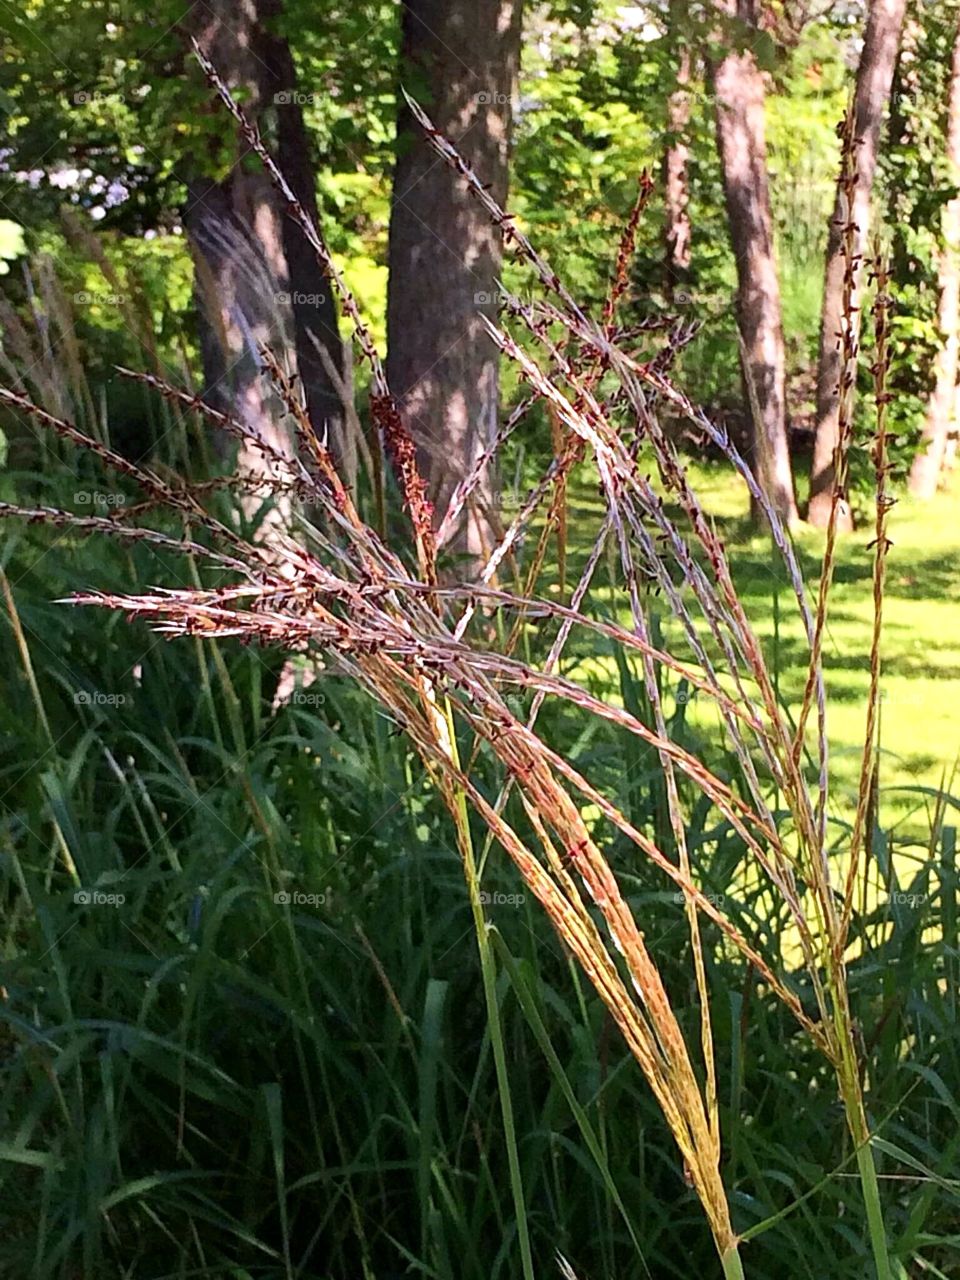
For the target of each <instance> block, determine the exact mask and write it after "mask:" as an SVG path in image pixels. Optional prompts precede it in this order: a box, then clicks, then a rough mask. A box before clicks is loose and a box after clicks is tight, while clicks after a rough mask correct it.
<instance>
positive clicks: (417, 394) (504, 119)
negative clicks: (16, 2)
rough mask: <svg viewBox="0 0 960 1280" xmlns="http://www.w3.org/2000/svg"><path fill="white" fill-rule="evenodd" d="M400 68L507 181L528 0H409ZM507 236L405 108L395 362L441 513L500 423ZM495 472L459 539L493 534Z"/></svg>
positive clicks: (497, 183)
mask: <svg viewBox="0 0 960 1280" xmlns="http://www.w3.org/2000/svg"><path fill="white" fill-rule="evenodd" d="M402 21H403V33H402V49H401V70H400V81H401V83H402V84H403V85H404V87H405V88H406V89H407V90H408V92H409V93H410V94H411V96H413V97H415V98H417V99H418V100H419V101H420V103H421V105H422V106H423V107H424V109H425V110H426V111H427V113H428V115H429V116H430V117H431V118H432V120H433V122H434V124H435V126H436V127H437V128H438V129H439V130H440V131H441V132H442V133H444V134H445V135H447V136H448V137H449V138H451V139H452V141H453V142H454V143H456V145H457V146H458V148H459V149H460V151H461V154H462V155H463V157H464V159H465V160H467V161H468V163H469V164H470V165H471V166H472V167H473V168H474V169H475V171H476V172H477V174H478V175H479V176H480V179H481V181H482V182H484V183H489V184H490V186H491V190H492V192H493V194H494V196H495V197H496V198H497V199H498V200H500V201H503V200H504V199H505V197H506V191H507V177H508V161H509V154H510V136H511V122H512V114H513V104H514V102H515V95H516V85H517V74H518V67H519V58H520V28H521V0H405V3H404V4H403V18H402ZM501 258H502V245H501V237H500V234H499V232H498V231H497V230H496V229H495V228H494V227H492V226H491V224H490V220H489V218H488V216H487V214H486V213H485V212H484V210H483V208H482V207H481V205H480V204H479V203H478V202H477V201H476V200H475V199H474V198H473V197H471V196H470V195H469V193H468V191H467V189H466V184H465V183H464V182H463V180H462V179H460V178H459V177H458V176H457V175H456V174H455V173H454V172H452V170H451V169H450V168H449V167H448V166H447V165H445V164H444V163H442V162H441V161H439V160H438V159H437V157H436V155H435V154H434V153H433V152H432V151H431V150H430V148H429V146H428V145H427V142H426V140H425V139H424V137H423V135H422V132H421V131H420V130H419V128H417V127H416V126H415V125H414V123H413V121H412V119H411V116H410V113H409V111H408V110H407V108H406V105H405V104H403V105H402V106H401V109H400V115H399V120H398V138H397V163H396V170H395V174H394V187H393V203H392V209H391V217H390V248H389V266H390V275H389V292H388V306H387V372H388V376H389V379H390V385H391V388H392V390H393V392H394V395H395V396H396V397H397V400H398V402H399V405H400V409H401V412H402V413H403V415H404V417H405V418H406V420H407V422H408V423H409V425H410V428H411V431H412V432H413V434H414V437H415V439H416V441H417V446H418V450H419V453H420V459H421V465H422V466H423V468H424V471H425V474H426V475H427V477H428V482H429V488H430V494H431V497H432V500H433V502H434V504H435V507H436V510H437V514H438V517H440V516H442V514H443V512H444V511H445V510H446V507H447V503H448V501H449V498H450V495H451V492H452V490H453V487H454V486H455V485H456V483H457V481H458V480H459V479H460V478H461V477H462V476H463V475H464V473H465V472H467V471H469V470H470V469H471V467H472V465H473V464H474V462H475V461H476V459H477V458H478V457H479V455H480V454H481V453H482V452H483V450H484V448H485V447H486V445H487V444H488V443H489V442H490V441H491V439H492V438H493V436H494V434H495V432H496V428H497V416H498V401H499V377H498V359H497V349H496V346H495V345H494V343H493V341H492V339H491V338H490V337H489V336H488V334H487V332H486V330H485V329H484V326H483V323H482V321H481V318H480V313H481V312H482V313H483V314H485V315H486V316H487V317H488V318H490V319H493V318H495V316H496V292H497V283H496V282H497V279H498V276H499V273H500V264H501ZM495 500H496V486H495V482H494V477H493V476H492V475H488V476H487V477H486V478H485V481H484V483H483V484H482V486H481V487H480V491H479V493H478V495H477V501H476V502H475V503H474V504H473V507H472V510H471V511H470V512H469V515H468V518H467V519H466V521H465V522H464V524H463V526H462V527H461V529H460V530H459V531H458V533H457V535H456V537H455V540H454V542H453V547H452V549H454V550H456V551H457V552H461V553H464V554H466V555H468V556H469V557H471V559H476V558H477V557H478V556H480V555H481V554H482V552H483V550H484V548H485V547H488V546H489V545H490V542H491V537H492V527H491V524H492V519H493V509H494V506H495Z"/></svg>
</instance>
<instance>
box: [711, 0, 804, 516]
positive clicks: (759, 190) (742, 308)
mask: <svg viewBox="0 0 960 1280" xmlns="http://www.w3.org/2000/svg"><path fill="white" fill-rule="evenodd" d="M718 8H719V10H720V11H721V12H722V13H723V14H724V15H725V16H726V17H727V18H728V19H733V20H735V21H733V22H729V23H727V24H725V28H724V33H723V37H722V39H723V41H724V44H725V45H726V47H728V48H729V46H730V44H731V43H732V39H733V38H734V37H735V36H741V37H742V36H744V35H747V34H749V31H750V29H751V28H754V29H755V27H756V22H755V15H754V12H753V4H752V0H718ZM738 27H739V28H740V29H739V30H738ZM739 43H740V41H738V44H739ZM711 80H712V85H713V92H714V97H715V99H716V114H717V144H718V148H719V152H720V164H721V168H722V170H723V189H724V194H725V196H726V204H727V216H728V220H729V224H730V239H731V243H732V246H733V253H734V257H735V259H736V263H737V280H738V289H737V323H738V327H739V331H740V340H741V367H742V370H743V380H744V384H745V393H746V400H747V404H748V406H749V409H750V418H751V423H752V440H753V464H754V468H755V472H756V474H757V478H758V480H759V482H760V484H761V486H762V488H763V490H764V493H765V494H766V495H767V498H768V500H769V502H770V503H771V505H772V507H773V508H774V510H775V511H776V512H777V514H778V515H779V516H780V518H781V519H782V520H783V521H784V522H785V523H787V524H788V525H789V524H794V523H796V520H797V504H796V498H795V496H794V489H793V473H792V470H791V466H790V450H789V445H788V441H787V425H786V354H785V349H784V341H783V316H782V308H781V301H780V279H779V274H778V271H777V262H776V256H775V253H774V245H773V216H772V213H771V209H770V184H769V178H768V174H767V148H766V122H765V109H764V85H763V76H762V74H761V72H760V69H759V67H758V66H757V63H756V61H755V59H754V57H753V54H752V53H751V52H750V51H749V48H743V49H740V48H736V47H734V48H731V49H730V52H728V53H727V54H726V55H725V56H724V57H723V58H722V59H721V60H720V61H717V62H715V63H714V65H713V67H712V75H711Z"/></svg>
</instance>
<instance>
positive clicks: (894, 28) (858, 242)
mask: <svg viewBox="0 0 960 1280" xmlns="http://www.w3.org/2000/svg"><path fill="white" fill-rule="evenodd" d="M905 11H906V0H870V8H869V11H868V14H867V25H866V30H865V32H864V38H863V51H862V53H861V55H860V65H859V67H858V69H857V81H856V88H855V90H854V98H853V131H854V138H855V139H856V155H855V163H856V176H857V182H856V187H855V190H854V196H853V200H852V202H851V203H852V208H848V207H847V203H848V202H847V197H846V194H845V191H844V185H843V183H842V182H838V184H837V195H836V201H835V205H834V213H833V218H832V220H831V223H830V233H829V236H828V239H827V256H826V271H825V274H824V286H823V306H822V310H821V315H820V357H819V361H818V366H817V424H816V438H815V441H814V451H813V466H812V469H811V473H810V505H809V509H808V512H807V518H808V519H809V521H810V523H811V524H813V525H816V526H817V527H818V528H826V526H827V524H828V522H829V520H830V511H831V508H832V505H833V490H834V483H835V479H836V469H835V454H836V450H837V445H838V442H839V438H840V397H839V386H840V375H841V372H842V370H841V354H840V348H839V334H840V332H841V325H842V323H843V321H844V316H843V314H842V312H843V293H844V277H845V274H846V269H847V264H846V258H845V256H844V251H843V227H844V226H845V225H846V224H847V223H848V222H849V221H852V222H853V223H854V224H855V226H856V232H855V235H854V265H853V272H854V294H853V303H854V306H855V307H858V305H859V286H860V282H861V278H862V274H863V256H864V253H865V250H866V247H867V240H868V236H869V234H870V195H871V191H872V188H873V177H874V173H875V172H876V168H877V152H878V146H879V142H880V131H881V127H882V124H883V114H884V109H885V108H886V106H887V103H888V102H889V100H890V89H891V87H892V85H893V73H894V68H895V66H896V61H897V50H898V48H899V45H900V34H901V31H902V30H903V19H904V13H905ZM849 319H850V322H851V324H852V326H853V337H854V342H855V343H856V341H857V339H858V337H859V328H860V313H859V309H857V310H855V311H853V313H852V314H851V316H850V317H849ZM837 528H838V530H840V531H849V530H850V529H851V528H852V518H851V516H850V512H849V504H845V506H844V508H843V513H842V514H840V515H838V520H837Z"/></svg>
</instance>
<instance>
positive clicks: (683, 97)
mask: <svg viewBox="0 0 960 1280" xmlns="http://www.w3.org/2000/svg"><path fill="white" fill-rule="evenodd" d="M682 14H683V4H682V0H670V11H669V17H668V22H669V35H670V39H671V42H672V44H673V47H674V49H675V51H676V58H677V73H676V74H677V83H676V88H675V89H674V91H673V92H672V93H671V94H670V97H669V99H668V100H667V149H666V154H665V155H664V159H663V191H664V203H665V206H666V210H665V212H666V227H665V240H666V275H667V294H668V297H669V298H670V299H671V300H672V299H673V298H675V297H676V294H677V292H678V291H682V290H683V288H684V286H685V285H686V283H687V279H688V276H689V272H690V236H691V228H690V215H689V213H688V211H687V206H688V204H689V202H690V186H689V180H688V173H687V166H688V162H689V158H690V148H689V146H688V145H687V128H688V126H689V123H690V96H689V92H688V89H689V84H690V44H689V42H688V41H686V40H684V39H683V37H682V35H681V34H680V33H679V32H678V29H677V28H678V25H679V20H680V18H681V16H682Z"/></svg>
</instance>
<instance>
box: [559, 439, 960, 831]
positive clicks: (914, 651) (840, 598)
mask: <svg viewBox="0 0 960 1280" xmlns="http://www.w3.org/2000/svg"><path fill="white" fill-rule="evenodd" d="M688 470H689V475H690V479H691V482H692V483H693V486H694V489H695V490H696V492H697V493H698V494H699V496H700V498H701V501H702V502H703V504H704V507H705V509H706V510H707V512H708V513H709V514H710V515H711V516H712V517H713V518H714V519H715V521H716V523H717V527H718V529H719V530H720V531H721V533H722V536H723V538H724V540H725V542H726V545H727V549H728V553H729V556H730V560H731V565H732V568H733V573H734V578H735V580H736V583H737V585H738V588H739V590H740V592H741V595H742V597H743V598H744V600H745V604H746V608H747V611H748V614H749V616H750V618H751V620H752V622H753V624H754V627H755V630H756V632H757V634H758V635H759V636H760V637H761V638H762V639H763V640H764V642H765V644H766V646H767V652H768V655H769V658H770V661H771V664H772V665H773V666H774V668H775V670H776V672H777V676H778V681H779V688H780V691H781V695H782V697H783V699H784V700H785V702H786V703H787V704H788V705H789V706H790V708H791V709H793V710H796V708H797V707H798V706H799V702H800V699H801V696H802V692H803V687H804V683H805V680H806V673H807V658H808V652H809V651H808V648H807V643H806V639H805V637H804V635H803V630H802V627H801V622H800V617H799V613H798V609H797V605H796V602H795V599H794V597H793V594H792V592H791V590H790V588H789V585H788V583H787V580H786V575H785V573H784V570H783V566H782V563H781V562H780V559H779V556H778V555H777V553H776V551H775V550H774V549H773V548H772V547H771V544H770V539H769V536H766V535H762V534H758V533H757V532H756V531H755V530H754V529H753V527H752V526H751V523H750V520H749V503H748V496H747V492H746V488H745V486H744V485H743V484H742V483H741V482H740V481H739V480H737V479H735V478H734V477H733V476H732V475H731V473H730V471H729V469H728V468H726V467H723V466H720V465H705V464H702V463H697V462H692V463H690V464H689V467H688ZM958 501H960V476H956V477H954V478H953V480H952V482H951V484H950V487H949V489H948V490H947V491H946V492H943V493H941V494H939V495H938V496H937V497H936V498H935V499H933V500H932V501H930V502H926V503H920V502H914V501H912V500H911V499H909V498H906V497H904V498H903V499H902V500H901V501H900V502H899V503H898V504H897V506H896V507H894V509H893V511H892V513H891V517H890V534H891V537H892V540H893V543H894V546H893V549H892V551H891V553H890V557H889V570H888V578H887V592H886V603H885V609H884V618H885V623H884V637H885V640H884V652H883V682H882V690H883V695H882V696H883V705H882V711H881V749H882V759H881V786H882V798H881V815H880V817H881V823H882V825H883V826H884V827H887V828H889V827H890V826H892V825H894V824H895V823H896V824H907V825H910V826H912V825H913V823H912V822H911V817H912V815H913V814H915V813H916V811H917V810H918V808H922V809H924V810H929V811H932V808H933V802H934V800H933V797H932V796H930V795H927V794H925V793H924V792H923V791H921V790H920V788H929V789H938V788H940V787H941V786H943V787H945V788H946V789H947V790H950V785H951V780H952V773H953V769H954V765H955V762H956V760H957V757H958V754H960V520H958V518H957V510H958ZM596 510H597V511H599V505H598V506H597V508H596ZM577 511H578V516H577V521H578V523H573V522H571V524H572V530H573V533H572V538H571V541H573V540H576V541H577V542H580V540H581V537H582V534H581V532H580V530H581V529H582V527H583V523H584V522H586V521H589V518H590V514H592V513H593V503H592V502H591V501H590V500H589V498H587V499H586V500H585V501H583V502H582V503H579V502H578V504H577ZM871 518H872V517H871ZM578 526H579V527H578ZM872 540H873V530H872V526H870V527H868V526H867V525H866V524H864V527H863V528H861V529H859V530H858V531H857V532H856V533H854V534H853V535H851V536H849V537H847V538H844V539H842V541H841V546H840V549H839V555H838V562H837V567H836V573H835V580H834V588H833V592H832V595H831V602H830V611H829V622H828V628H827V632H826V637H825V643H824V666H825V672H826V681H827V694H828V734H829V740H830V748H831V755H832V766H831V776H832V779H833V793H832V806H831V807H832V812H833V814H834V816H836V817H849V816H850V814H851V810H852V806H853V803H854V799H855V793H856V784H857V777H858V774H859V768H860V756H861V752H862V749H863V733H864V720H865V697H866V692H867V688H868V683H869V651H870V642H871V632H872V626H873V583H872V572H873V551H872V548H871V545H870V544H871V542H872ZM795 545H796V548H797V553H798V557H799V560H800V563H801V567H802V570H803V574H804V577H805V580H806V582H807V585H808V590H809V594H810V597H811V600H812V601H813V600H815V596H816V592H817V588H818V583H819V576H820V566H821V560H822V555H823V546H824V535H823V534H822V533H820V532H818V531H817V530H815V529H811V528H809V527H808V526H806V525H803V526H801V527H800V528H799V530H798V531H797V533H796V535H795ZM574 572H575V570H574ZM777 601H778V605H779V608H778V606H777V603H776V602H777ZM619 603H620V604H623V601H622V599H621V601H620V602H619ZM778 614H779V617H778ZM621 620H622V621H623V622H625V623H627V622H628V621H629V617H628V613H627V612H626V606H625V605H624V606H623V611H622V618H621ZM663 625H664V632H665V635H666V636H667V637H668V638H669V639H670V642H671V644H672V645H673V647H674V649H675V651H676V652H678V653H679V654H682V653H683V652H684V646H683V645H682V643H681V639H680V636H679V628H676V627H674V626H673V625H672V623H671V620H669V619H664V620H663ZM613 670H614V669H613V664H612V661H611V674H613ZM690 719H691V721H692V722H694V723H696V721H697V720H698V719H699V720H700V721H701V722H702V723H704V725H705V726H706V724H707V723H708V722H709V723H711V724H712V723H713V722H714V720H715V716H713V715H712V714H711V713H710V711H709V710H708V708H707V707H702V708H700V710H699V711H698V712H697V711H693V710H692V711H691V715H690ZM917 817H918V819H919V821H918V823H917V825H918V826H920V827H923V828H925V829H926V830H927V831H929V830H930V821H929V817H928V816H927V815H926V814H925V815H924V817H923V818H920V816H919V814H917ZM947 821H950V819H949V817H948V818H947Z"/></svg>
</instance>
